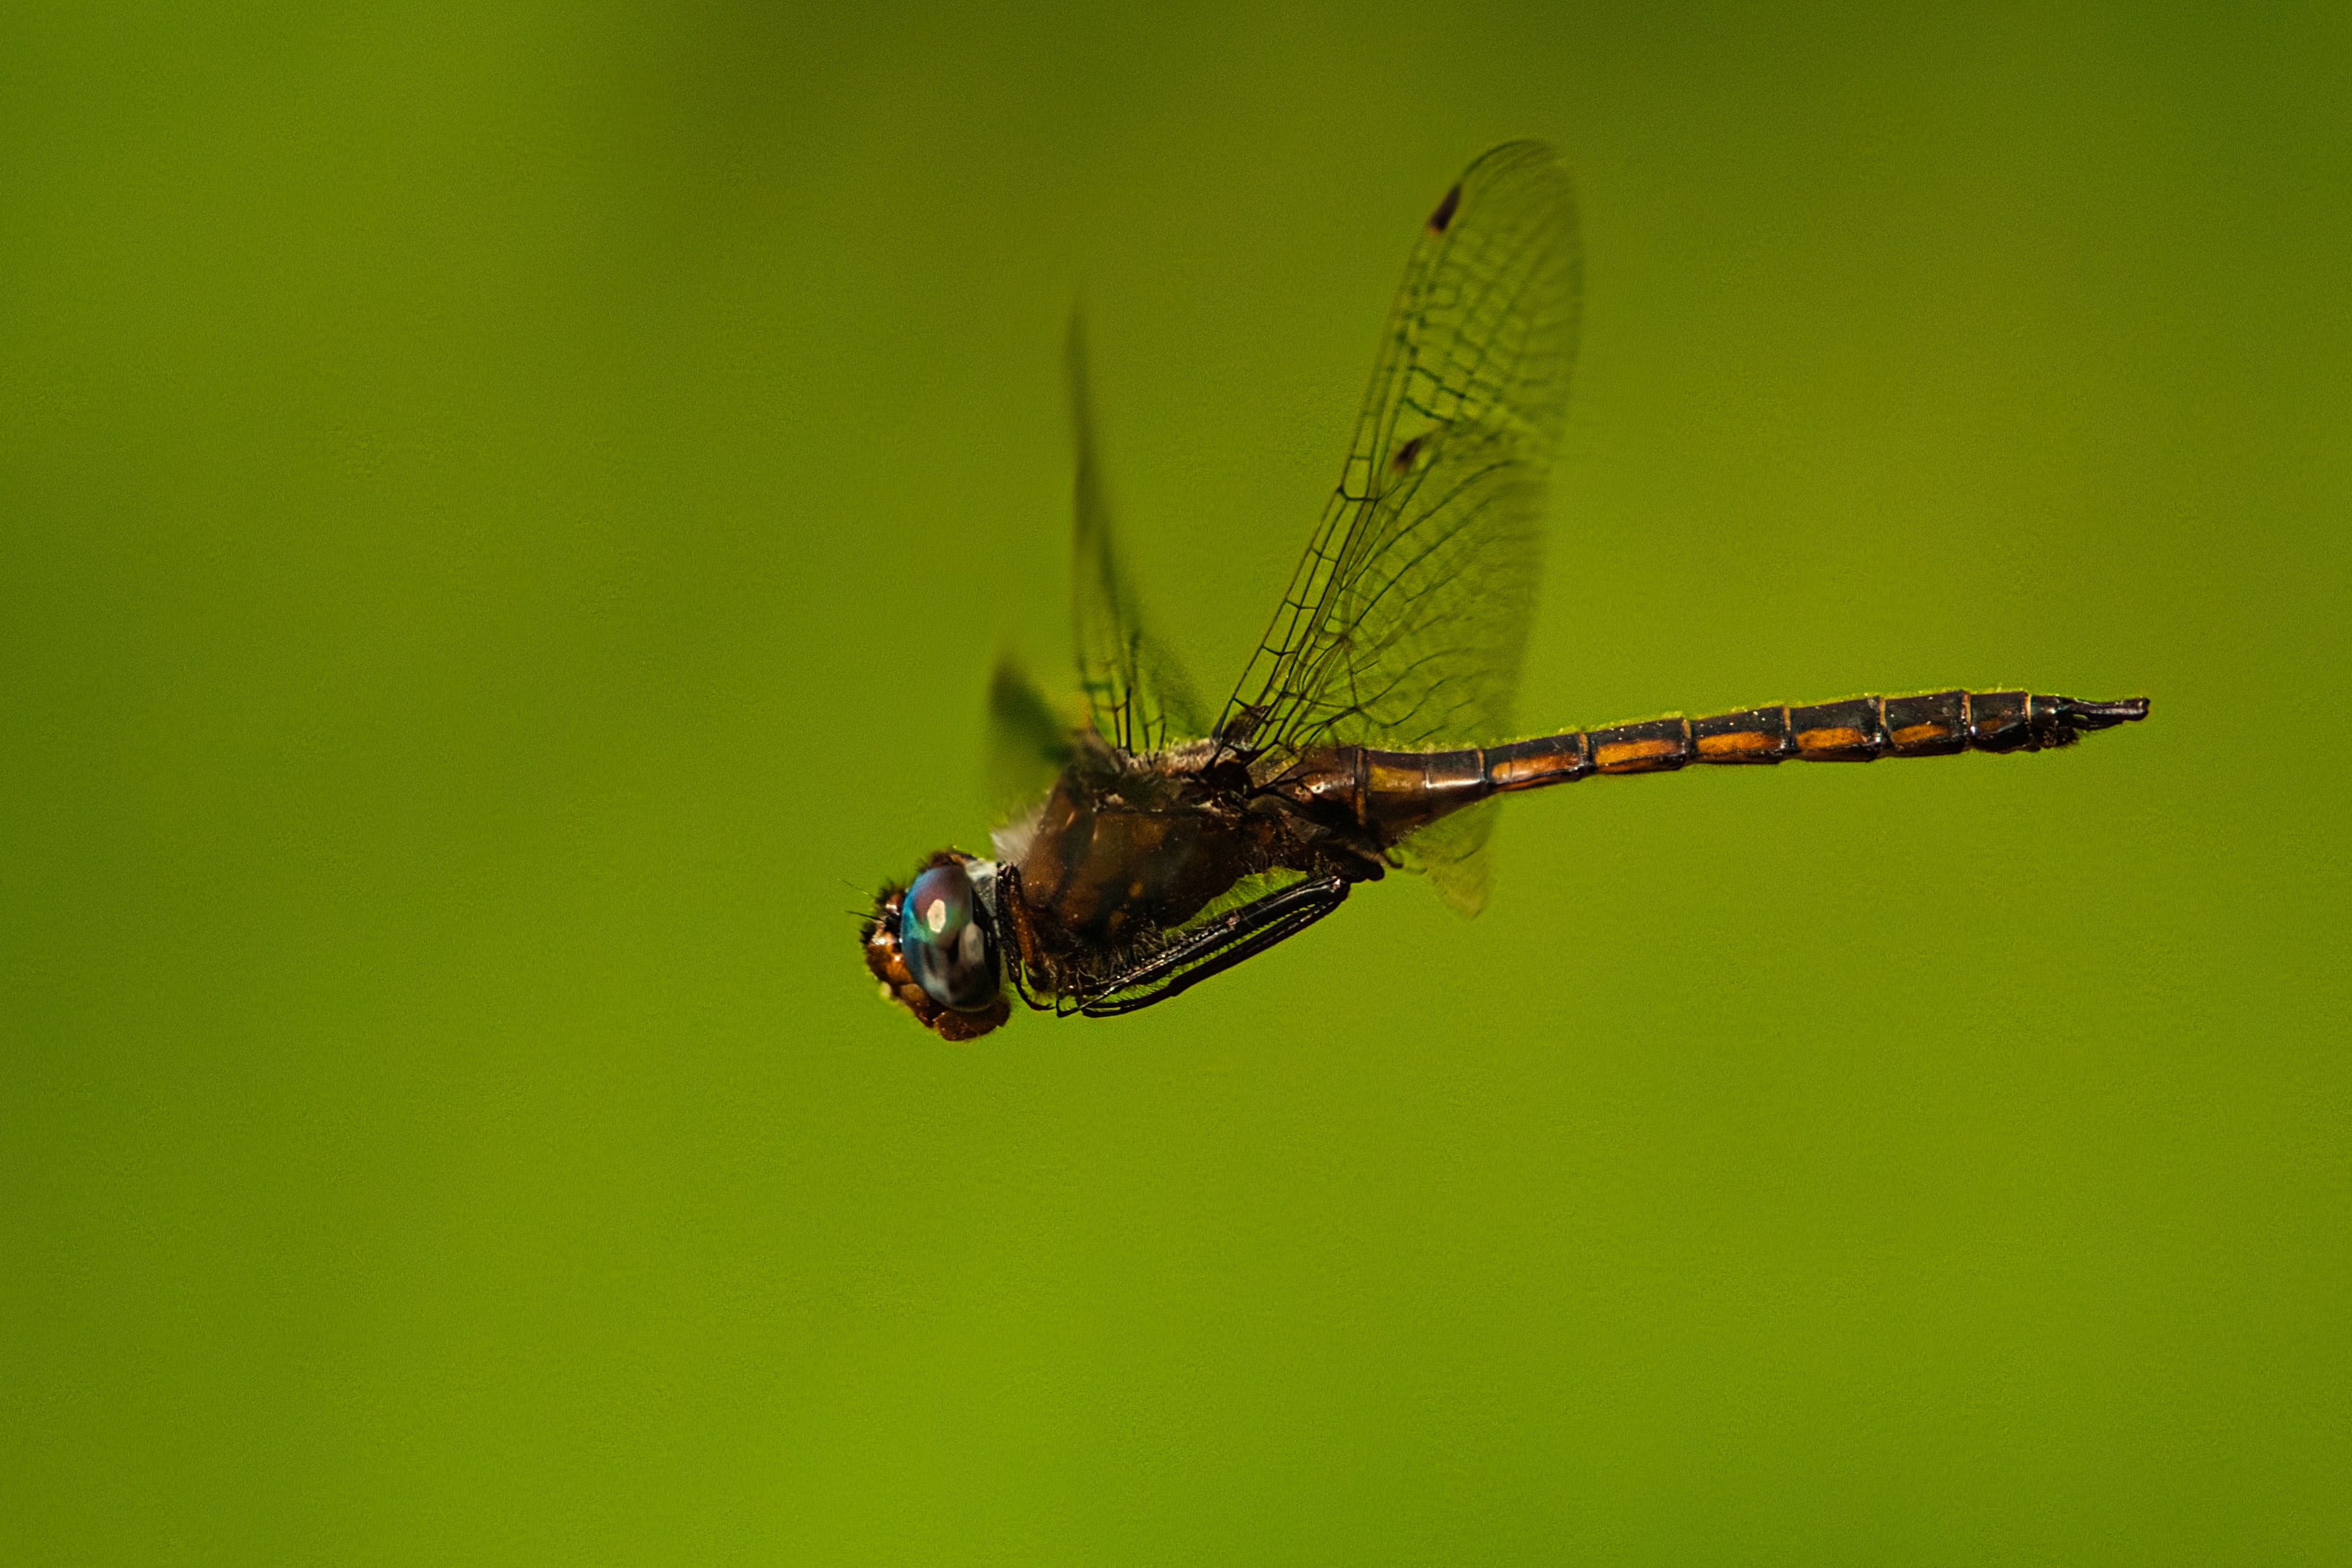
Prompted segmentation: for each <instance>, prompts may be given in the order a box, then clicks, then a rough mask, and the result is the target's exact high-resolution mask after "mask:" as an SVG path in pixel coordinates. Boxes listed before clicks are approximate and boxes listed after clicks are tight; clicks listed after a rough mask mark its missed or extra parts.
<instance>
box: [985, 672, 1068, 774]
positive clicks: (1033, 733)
mask: <svg viewBox="0 0 2352 1568" xmlns="http://www.w3.org/2000/svg"><path fill="white" fill-rule="evenodd" d="M1071 733H1072V732H1071V728H1070V723H1069V721H1068V720H1067V719H1066V718H1064V717H1063V716H1062V715H1061V714H1059V713H1057V712H1055V708H1054V705H1053V703H1052V702H1051V701H1050V700H1049V699H1048V698H1047V697H1046V695H1045V693H1044V692H1042V691H1039V690H1038V689H1037V683H1036V682H1034V681H1033V680H1031V679H1030V678H1029V672H1028V671H1027V670H1026V669H1024V668H1023V667H1022V664H1021V661H1020V660H1019V659H1017V658H1015V657H1014V656H1013V654H1012V653H1009V652H1008V653H1002V654H999V655H998V657H997V660H996V670H995V673H994V674H992V675H991V676H990V677H989V682H988V778H987V780H986V788H987V790H988V806H989V810H991V811H992V812H996V813H998V814H1000V815H1003V814H1005V813H1009V812H1013V811H1017V810H1021V809H1022V808H1024V807H1026V806H1028V805H1029V804H1030V803H1032V802H1033V801H1034V800H1036V799H1037V798H1038V797H1039V796H1041V795H1043V794H1045V791H1046V790H1047V789H1051V788H1053V784H1054V776H1055V774H1057V773H1059V772H1060V771H1061V770H1062V768H1064V767H1065V766H1066V764H1067V763H1068V762H1069V760H1070V754H1071V750H1072V747H1071V745H1070V737H1071Z"/></svg>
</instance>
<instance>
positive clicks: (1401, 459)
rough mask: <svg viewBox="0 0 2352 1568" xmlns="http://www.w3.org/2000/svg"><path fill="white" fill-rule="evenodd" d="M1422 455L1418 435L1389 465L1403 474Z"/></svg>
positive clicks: (1392, 458)
mask: <svg viewBox="0 0 2352 1568" xmlns="http://www.w3.org/2000/svg"><path fill="white" fill-rule="evenodd" d="M1431 221H1432V222H1434V221H1435V220H1434V219H1433V220H1431ZM1420 455H1421V437H1420V436H1418V435H1416V436H1414V437H1413V438H1412V440H1411V441H1408V442H1406V443H1405V444H1403V445H1402V446H1400V447H1398V448H1397V449H1396V455H1395V456H1393V457H1391V458H1390V459H1389V466H1390V467H1391V468H1392V469H1394V470H1395V471H1396V472H1398V473H1400V474H1402V473H1403V472H1404V471H1405V470H1406V469H1408V468H1410V467H1412V460H1413V459H1414V458H1415V457H1418V456H1420Z"/></svg>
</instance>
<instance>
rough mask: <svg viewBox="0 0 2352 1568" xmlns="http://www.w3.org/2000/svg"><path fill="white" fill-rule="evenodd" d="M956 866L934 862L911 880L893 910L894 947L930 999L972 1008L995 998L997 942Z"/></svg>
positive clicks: (961, 1009) (947, 1005) (962, 1008)
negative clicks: (895, 914)
mask: <svg viewBox="0 0 2352 1568" xmlns="http://www.w3.org/2000/svg"><path fill="white" fill-rule="evenodd" d="M977 902H978V900H977V898H976V896H975V895H974V893H973V890H972V885H971V877H969V876H967V875H966V874H964V869H963V867H961V865H956V864H952V863H951V864H948V865H935V866H933V867H931V868H930V869H929V871H926V872H924V873H923V874H922V875H920V876H919V877H917V878H916V879H915V885H914V886H912V887H910V888H908V890H907V895H906V897H905V898H904V899H903V900H902V901H901V902H900V904H899V910H898V950H899V952H900V954H901V955H903V956H904V957H905V960H906V965H907V972H908V974H910V975H912V976H914V977H915V983H916V984H918V985H919V986H921V987H922V988H923V991H924V993H925V994H926V995H927V996H929V998H931V1000H933V1001H935V1002H937V1003H939V1005H940V1006H941V1007H943V1008H952V1009H955V1010H957V1011H959V1012H971V1011H976V1010H978V1009H982V1008H985V1007H987V1006H988V1005H989V1003H991V1002H992V1001H993V1000H995V999H996V995H997V990H998V980H997V973H996V945H995V944H994V943H993V942H992V941H991V940H989V935H988V927H987V926H986V925H985V924H983V923H982V921H981V920H980V919H979V918H978V914H977V910H976V907H975V906H976V904H977Z"/></svg>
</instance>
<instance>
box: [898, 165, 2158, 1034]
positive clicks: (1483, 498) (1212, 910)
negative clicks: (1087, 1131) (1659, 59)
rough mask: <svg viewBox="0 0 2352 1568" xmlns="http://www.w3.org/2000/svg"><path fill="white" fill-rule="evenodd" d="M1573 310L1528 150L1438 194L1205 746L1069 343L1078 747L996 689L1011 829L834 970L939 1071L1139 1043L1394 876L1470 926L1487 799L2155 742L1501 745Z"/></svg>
mask: <svg viewBox="0 0 2352 1568" xmlns="http://www.w3.org/2000/svg"><path fill="white" fill-rule="evenodd" d="M1582 280H1583V257H1582V250H1581V246H1580V239H1579V234H1578V225H1577V210H1576V201H1575V196H1574V192H1573V189H1572V187H1571V185H1570V181H1569V178H1568V175H1567V173H1566V172H1565V171H1564V170H1563V169H1562V168H1561V166H1560V163H1559V160H1558V158H1557V157H1556V156H1555V155H1554V153H1553V152H1551V150H1550V149H1549V147H1547V146H1545V145H1543V144H1542V143H1539V142H1534V141H1513V142H1508V143H1506V144H1505V145H1502V146H1499V147H1496V148H1495V149H1493V150H1492V151H1490V152H1486V153H1485V154H1484V155H1483V156H1481V157H1479V158H1478V159H1477V160H1476V161H1475V162H1473V163H1472V164H1471V165H1470V167H1469V169H1468V170H1467V171H1466V172H1464V174H1463V176H1462V178H1461V179H1460V181H1458V182H1457V183H1455V184H1454V186H1453V187H1452V188H1451V189H1449V190H1448V191H1447V192H1446V193H1445V194H1444V198H1443V199H1442V200H1440V201H1439V202H1438V204H1437V205H1436V207H1435V208H1434V210H1433V211H1432V212H1431V213H1430V214H1429V216H1428V218H1427V220H1426V221H1425V222H1424V223H1423V225H1422V228H1421V231H1420V234H1419V235H1418V237H1417V239H1416V242H1415V244H1414V246H1413V248H1412V255H1411V256H1410V258H1409V259H1408V260H1407V262H1406V265H1405V273H1404V280H1403V283H1402V286H1401V287H1399V289H1398V291H1397V295H1396V299H1395V302H1394V304H1393V305H1392V306H1391V308H1390V311H1389V316H1388V319H1387V322H1386V325H1385V327H1384V328H1383V330H1382V333H1381V340H1380V348H1379V351H1378V353H1377V355H1376V358H1375V361H1374V364H1373V369H1372V377H1371V384H1370V391H1369V392H1368V393H1367V395H1366V397H1365V400H1364V404H1363V407H1362V410H1361V411H1360V413H1359V414H1358V416H1357V420H1356V424H1355V430H1354V434H1353V436H1352V438H1351V439H1350V441H1349V447H1348V455H1347V460H1346V463H1345V464H1344V465H1343V466H1342V468H1341V470H1340V476H1339V484H1338V485H1337V486H1334V487H1333V489H1332V491H1331V493H1330V496H1329V498H1328V501H1327V502H1326V504H1325V506H1324V508H1323V512H1322V516H1321V517H1320V519H1319V520H1318V522H1317V523H1316V525H1315V527H1314V530H1313V532H1312V533H1311V534H1310V535H1309V537H1308V538H1307V548H1306V550H1305V552H1304V553H1303V554H1302V555H1301V556H1300V557H1299V559H1298V563H1297V567H1296V568H1295V569H1294V570H1293V571H1292V573H1291V577H1290V581H1289V584H1288V586H1287V587H1286V589H1285V590H1284V591H1283V593H1282V596H1281V599H1280V600H1279V601H1278V602H1277V603H1276V607H1275V611H1274V614H1273V617H1272V619H1271V621H1270V622H1269V624H1268V626H1267V628H1266V632H1265V636H1264V637H1263V638H1262V639H1261V640H1260V641H1259V643H1258V644H1257V646H1256V648H1255V651H1254V652H1253V653H1252V654H1251V657H1250V659H1249V662H1248V664H1247V665H1246V666H1245V667H1244V670H1243V672H1242V674H1241V678H1240V679H1239V680H1238V681H1237V682H1236V683H1235V684H1234V687H1233V691H1232V694H1231V695H1229V696H1228V697H1227V698H1226V700H1225V704H1224V706H1223V710H1222V711H1221V712H1220V713H1219V714H1218V716H1217V717H1216V718H1215V720H1214V722H1213V723H1204V722H1202V720H1203V718H1204V714H1203V711H1202V708H1201V706H1200V704H1199V702H1198V700H1197V698H1196V697H1195V696H1194V689H1193V687H1192V685H1190V683H1189V682H1188V681H1187V680H1186V679H1185V677H1184V675H1183V674H1182V671H1181V666H1180V664H1178V662H1177V661H1176V659H1175V658H1174V657H1173V655H1172V654H1171V652H1170V650H1169V649H1168V647H1167V646H1166V644H1165V643H1162V642H1161V641H1160V639H1159V638H1158V637H1157V636H1156V635H1154V634H1153V633H1152V632H1150V630H1149V629H1148V628H1147V625H1146V622H1145V620H1144V617H1143V616H1142V614H1141V612H1140V611H1139V606H1138V602H1137V600H1136V596H1135V594H1134V591H1133V590H1132V588H1131V587H1130V586H1129V582H1128V580H1127V579H1126V578H1125V576H1124V575H1123V574H1122V571H1121V570H1120V566H1119V559H1118V549H1117V548H1116V539H1115V538H1114V534H1113V529H1112V526H1111V515H1110V507H1109V506H1108V500H1107V498H1106V491H1105V486H1104V483H1103V479H1102V475H1101V472H1100V469H1099V466H1098V464H1097V456H1096V451H1095V440H1094V432H1093V420H1092V415H1091V413H1090V407H1089V401H1088V395H1087V371H1086V356H1085V348H1084V340H1083V336H1082V333H1081V332H1080V330H1079V328H1078V326H1077V324H1076V322H1075V321H1074V322H1073V325H1072V329H1071V333H1070V339H1069V346H1068V350H1067V353H1068V361H1069V364H1068V374H1069V381H1070V387H1071V404H1072V409H1073V415H1074V419H1073V423H1074V425H1075V432H1076V447H1077V478H1076V518H1075V524H1074V527H1073V529H1072V548H1071V581H1070V587H1071V596H1070V597H1071V603H1070V612H1071V626H1072V633H1073V643H1074V646H1075V649H1076V663H1077V688H1078V693H1079V695H1080V696H1081V697H1082V699H1083V707H1084V718H1083V722H1079V723H1076V724H1067V723H1065V722H1063V721H1062V720H1061V719H1060V718H1059V717H1058V716H1057V710H1056V708H1055V706H1054V704H1053V703H1052V702H1051V701H1050V700H1049V699H1048V698H1047V697H1046V696H1045V694H1044V693H1043V692H1042V691H1040V690H1039V689H1038V688H1037V686H1036V685H1034V683H1033V682H1032V681H1030V680H1029V678H1028V677H1027V676H1026V675H1025V674H1023V673H1022V671H1021V670H1020V668H1019V667H1018V666H1017V664H1013V663H1012V662H1010V661H1003V662H1000V664H999V665H998V667H997V670H996V672H995V675H994V678H993V679H992V682H991V686H990V708H991V717H992V737H993V738H992V743H991V744H992V753H993V754H994V755H995V757H996V758H997V759H998V762H999V771H1000V774H1002V773H1003V772H1005V771H1007V770H1009V771H1011V772H1012V773H1013V774H1015V775H1019V774H1022V773H1024V772H1025V773H1026V774H1027V776H1028V777H1029V779H1031V781H1032V782H1033V784H1034V796H1033V798H1032V799H1031V800H1030V801H1029V802H1028V804H1027V805H1026V808H1025V809H1024V810H1020V811H1018V812H1017V813H1016V814H1015V815H1013V817H1012V818H1011V819H1010V820H1008V821H1005V822H1004V823H1003V826H1001V827H999V828H998V829H997V830H996V831H994V832H993V833H992V835H991V845H990V847H991V849H992V854H990V855H987V856H982V855H977V854H972V853H968V852H964V851H961V850H958V849H945V850H941V851H940V852H937V853H934V854H932V855H931V856H929V858H928V859H926V860H925V861H923V862H922V863H921V864H920V865H919V867H918V868H917V870H916V873H915V874H914V876H913V878H912V879H911V880H910V881H909V882H908V883H904V884H898V883H892V884H889V885H886V886H884V887H883V888H882V890H881V891H880V892H879V893H878V894H877V896H876V899H875V904H874V907H873V910H872V913H871V914H870V915H868V916H867V917H866V918H865V919H864V920H863V922H862V924H861V927H860V932H859V940H860V943H861V946H862V949H863V953H864V956H865V960H866V967H867V968H868V970H869V971H870V973H871V974H872V976H873V977H874V978H875V979H876V980H877V982H879V986H880V991H881V995H882V996H883V998H885V999H887V1000H888V1001H890V1002H892V1003H895V1004H897V1005H898V1006H900V1007H903V1008H904V1009H906V1010H907V1011H908V1013H910V1014H912V1015H913V1016H914V1018H915V1019H917V1020H918V1021H919V1022H920V1023H922V1024H923V1025H924V1026H926V1027H927V1028H929V1029H930V1030H934V1031H935V1032H937V1033H938V1034H939V1035H940V1037H941V1038H943V1039H946V1040H972V1039H976V1038H978V1037H980V1036H982V1035H984V1034H986V1033H988V1032H989V1031H990V1030H994V1029H996V1028H998V1027H1000V1026H1001V1025H1003V1024H1004V1023H1005V1022H1006V1021H1007V1019H1009V1018H1010V1017H1011V1014H1012V998H1013V997H1014V996H1017V997H1018V998H1020V999H1021V1000H1022V1001H1023V1003H1024V1005H1026V1006H1027V1007H1028V1008H1031V1009H1035V1010H1039V1011H1051V1012H1055V1013H1057V1014H1060V1015H1063V1016H1069V1015H1074V1014H1075V1015H1081V1016H1084V1017H1087V1018H1103V1017H1109V1016H1115V1015H1118V1014H1124V1013H1131V1012H1135V1011H1138V1010H1139V1009H1144V1008H1148V1007H1153V1006H1156V1005H1158V1004H1159V1003H1160V1002H1164V1001H1167V1000H1170V999H1171V998H1175V997H1177V996H1181V994H1183V993H1184V992H1185V991H1187V990H1190V989H1191V988H1192V987H1194V986H1197V985H1199V984H1201V983H1202V981H1204V980H1206V979H1209V978H1210V977H1213V976H1216V975H1220V974H1223V973H1224V972H1225V971H1226V970H1228V969H1231V968H1233V967H1234V966H1236V965H1238V964H1242V963H1244V962H1246V961H1247V960H1249V959H1251V958H1255V957H1256V956H1259V955H1261V954H1263V953H1265V952H1266V951H1268V950H1269V949H1271V948H1273V947H1275V946H1278V945H1280V944H1282V943H1284V942H1286V941H1288V940H1290V939H1291V938H1292V937H1294V936H1297V935H1298V934H1299V933H1301V932H1303V931H1305V930H1306V929H1307V927H1308V926H1310V925H1314V924H1315V923H1316V922H1318V921H1319V920H1321V919H1323V918H1324V917H1325V916H1326V915H1330V914H1331V913H1332V912H1333V911H1334V910H1336V909H1338V908H1339V906H1340V905H1341V904H1344V903H1346V902H1347V901H1348V898H1349V894H1350V893H1351V892H1352V891H1353V890H1354V889H1355V888H1356V887H1357V886H1358V885H1359V884H1360V883H1368V882H1378V881H1380V880H1381V878H1382V877H1383V876H1385V875H1386V874H1387V873H1389V872H1391V871H1408V872H1416V873H1422V874H1423V875H1424V876H1425V877H1426V878H1427V879H1428V880H1429V882H1430V883H1431V884H1432V885H1433V887H1435V888H1436V889H1437V891H1438V892H1439V893H1440V894H1443V895H1444V897H1445V898H1446V899H1447V900H1448V901H1449V902H1451V903H1453V904H1454V905H1455V906H1456V907H1457V908H1459V909H1461V910H1463V911H1464V912H1465V913H1468V914H1475V913H1476V912H1477V910H1478V909H1479V908H1480V907H1481V906H1482V905H1483V904H1484V903H1485V900H1486V892H1487V888H1488V885H1489V872H1488V860H1487V853H1486V852H1487V846H1488V841H1489V839H1490V837H1491V834H1492V830H1493V827H1494V822H1495V814H1496V803H1497V802H1498V801H1499V800H1500V798H1501V797H1503V796H1506V795H1511V794H1516V793H1519V792H1521V791H1524V790H1529V789H1549V788H1550V787H1551V786H1553V785H1556V784H1569V783H1573V782H1575V781H1577V780H1579V779H1590V778H1594V777H1596V776H1615V775H1619V774H1640V773H1665V772H1672V771H1674V770H1675V769H1678V768H1685V767H1688V766H1693V765H1732V766H1740V767H1754V766H1759V765H1769V764H1773V763H1779V762H1785V761H1801V762H1869V761H1873V760H1875V759H1877V758H1883V757H1944V756H1949V755H1952V754H1954V753H1958V752H1963V751H1983V752H1995V753H2007V752H2017V751H2046V750H2052V749H2055V748H2059V747H2067V746H2071V745H2073V744H2074V743H2075V742H2076V741H2077V740H2079V739H2080V738H2081V737H2083V736H2084V734H2086V733H2089V732H2091V731H2095V730H2101V729H2106V728H2110V727H2114V726H2116V725H2119V724H2124V723H2127V722H2130V721H2134V720H2137V719H2143V718H2146V717H2147V712H2148V703H2147V698H2146V697H2133V698H2129V699H2126V700H2122V701H2116V702H2085V701H2081V700H2078V699H2075V698H2073V697H2063V696H2048V695H2039V694H2036V693H2033V692H2030V691H1978V690H1953V691H1938V692H1930V693H1926V694H1922V695H1900V696H1860V697H1849V698H1845V699H1843V700H1840V701H1834V702H1825V703H1817V704H1813V705H1811V706H1794V707H1791V706H1786V705H1782V706H1767V707H1754V708H1745V709H1741V710H1739V711H1738V712H1734V713H1720V714H1711V715H1707V716H1703V717H1697V718H1692V717H1685V716H1681V715H1679V714H1677V715H1672V716H1667V717H1664V718H1652V719H1644V720H1641V721H1639V722H1635V723H1630V724H1620V725H1615V726H1612V727H1607V728H1603V729H1593V730H1570V731H1566V732H1562V733H1559V734H1551V735H1542V736H1538V737H1533V738H1524V739H1508V738H1506V737H1509V736H1511V735H1513V734H1514V733H1516V732H1515V731H1514V728H1513V724H1512V705H1513V695H1514V692H1515V690H1516V688H1517V683H1518V675H1519V670H1520V666H1521V664H1522V662H1523V655H1524V653H1525V649H1526V643H1527V633H1528V623H1529V622H1530V620H1531V618H1532V612H1533V610H1534V606H1535V594H1536V591H1537V586H1538V569H1539V564H1540V554H1541V546H1542V542H1543V536H1542V530H1541V525H1542V521H1543V506H1544V487H1545V481H1546V477H1547V475H1548V473H1549V468H1550V465H1551V458H1552V453H1553V448H1554V445H1555V444H1556V443H1557V441H1558V438H1559V429H1560V424H1561V422H1562V418H1563V415H1564V413H1565V408H1566V403H1567V397H1568V383H1569V374H1570V368H1571V366H1572V365H1573V363H1574V361H1575V358H1576V349H1577V339H1578V333H1579V329H1580V317H1581V310H1582Z"/></svg>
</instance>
